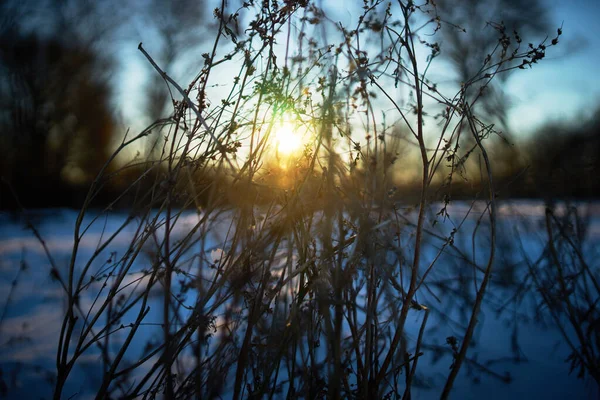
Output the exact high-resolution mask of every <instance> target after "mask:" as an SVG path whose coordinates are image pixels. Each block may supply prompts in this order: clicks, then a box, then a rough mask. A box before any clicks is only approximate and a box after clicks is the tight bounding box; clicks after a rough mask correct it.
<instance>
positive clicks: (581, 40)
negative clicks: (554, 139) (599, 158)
mask: <svg viewBox="0 0 600 400" xmlns="http://www.w3.org/2000/svg"><path fill="white" fill-rule="evenodd" d="M547 4H548V6H549V7H550V9H551V10H552V14H551V15H552V20H553V21H554V23H558V24H561V23H562V24H563V35H562V37H561V41H560V43H559V46H557V47H555V48H552V49H551V51H548V53H547V57H546V58H545V59H544V60H542V62H541V63H540V64H539V65H536V66H535V68H533V69H531V70H526V71H518V73H515V74H514V75H513V76H512V77H511V78H510V79H509V82H508V87H507V90H508V91H509V93H510V94H511V96H512V98H513V102H514V103H513V107H512V109H511V112H510V123H511V127H512V128H513V129H515V130H516V131H518V133H521V134H527V133H530V132H531V131H532V130H533V129H535V128H536V127H538V126H540V125H543V124H544V123H545V122H551V121H564V120H565V119H571V118H576V119H579V118H581V117H586V116H589V115H590V114H591V113H593V112H594V111H595V110H596V108H597V107H598V104H600V77H599V76H598V71H599V69H598V67H599V66H600V24H599V23H598V18H600V1H598V0H572V1H558V0H547ZM554 33H555V32H551V34H554Z"/></svg>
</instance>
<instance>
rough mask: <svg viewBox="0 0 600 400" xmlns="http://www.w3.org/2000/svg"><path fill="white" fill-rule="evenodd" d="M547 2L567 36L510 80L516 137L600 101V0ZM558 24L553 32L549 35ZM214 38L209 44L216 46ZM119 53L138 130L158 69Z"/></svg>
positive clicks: (124, 97)
mask: <svg viewBox="0 0 600 400" xmlns="http://www.w3.org/2000/svg"><path fill="white" fill-rule="evenodd" d="M346 4H347V3H346ZM545 4H546V6H547V7H548V8H549V10H550V15H551V23H552V25H554V26H556V28H558V27H559V26H560V25H561V24H562V28H563V35H562V36H561V39H560V42H559V45H558V46H556V47H553V48H550V49H549V50H548V51H547V55H546V58H545V59H544V60H542V61H541V62H540V63H539V64H537V65H535V66H534V68H532V69H527V70H519V71H517V72H516V73H514V74H512V75H511V77H510V78H509V79H508V81H507V85H506V87H505V89H506V91H507V93H508V95H509V99H510V101H511V108H510V110H509V126H510V128H511V130H512V131H513V132H512V133H513V134H514V135H515V136H514V137H523V138H525V137H527V136H528V135H529V134H531V133H532V132H533V131H534V130H535V129H536V128H538V127H541V126H543V125H544V124H546V123H553V122H561V123H565V122H569V121H571V120H575V121H578V120H582V119H584V118H585V117H589V116H591V114H592V113H593V112H594V111H595V110H596V109H597V108H598V104H600V79H598V77H597V76H596V73H597V66H599V65H600V24H598V22H597V18H598V17H600V1H599V0H572V1H559V0H546V2H545ZM322 5H323V7H324V8H325V9H326V10H327V9H329V10H331V11H334V13H336V14H338V15H339V16H340V19H342V20H343V19H344V18H346V17H349V16H350V13H349V12H348V11H347V10H346V9H345V7H346V6H345V5H342V3H337V2H333V3H331V2H328V1H322ZM556 28H553V30H552V31H551V32H548V35H549V39H548V40H551V39H552V38H553V37H554V35H555V34H556V30H555V29H556ZM136 39H139V41H143V42H144V47H145V48H147V49H149V52H150V53H151V54H152V50H153V48H152V46H153V43H154V40H153V37H152V35H151V34H150V33H148V31H143V30H141V31H140V33H139V37H138V38H136ZM133 42H134V41H132V42H131V43H133ZM209 42H210V41H209ZM209 42H207V44H206V45H205V47H208V46H210V45H211V44H210V43H209ZM200 47H202V46H200ZM202 51H204V50H202ZM120 54H121V59H122V60H128V61H127V62H123V63H122V67H123V68H122V71H121V73H120V77H121V78H120V79H121V81H122V82H121V84H120V85H119V90H117V93H118V96H119V99H120V101H121V102H122V104H123V105H122V107H121V110H122V113H123V117H124V122H125V123H126V125H128V126H129V127H131V128H132V129H133V130H136V129H138V130H139V129H143V128H144V127H145V126H146V123H147V122H148V121H145V120H144V118H143V114H142V112H143V110H144V109H143V107H142V104H141V102H142V101H143V100H142V97H141V93H142V91H143V86H144V80H145V78H146V77H147V76H148V73H154V72H153V71H150V70H149V68H148V66H147V65H145V64H147V61H146V60H145V59H144V58H143V55H142V54H141V53H140V52H139V51H138V50H137V42H136V43H135V46H133V45H132V44H129V45H128V46H127V47H124V48H123V49H121V51H120Z"/></svg>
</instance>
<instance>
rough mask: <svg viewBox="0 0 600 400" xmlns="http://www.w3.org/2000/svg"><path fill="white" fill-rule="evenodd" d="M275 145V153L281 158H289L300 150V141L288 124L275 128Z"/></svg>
mask: <svg viewBox="0 0 600 400" xmlns="http://www.w3.org/2000/svg"><path fill="white" fill-rule="evenodd" d="M275 145H276V148H277V152H278V153H279V154H280V155H283V156H291V155H293V154H294V153H298V152H300V150H302V139H301V137H300V134H299V133H298V132H297V131H296V129H295V127H294V125H293V124H292V123H290V122H283V123H282V124H281V125H279V126H278V127H276V128H275Z"/></svg>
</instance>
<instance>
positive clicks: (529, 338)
mask: <svg viewBox="0 0 600 400" xmlns="http://www.w3.org/2000/svg"><path fill="white" fill-rule="evenodd" d="M470 207H471V204H467V203H458V202H457V203H455V204H453V205H452V207H451V208H450V216H451V217H453V216H461V215H463V214H464V213H465V212H466V211H467V210H468V209H469V208H470ZM477 207H479V208H481V205H480V204H479V205H476V206H475V208H477ZM438 208H439V207H438ZM438 208H436V206H435V205H434V206H432V215H433V214H435V212H437V210H438ZM563 208H564V207H563ZM578 208H579V211H580V214H581V215H582V216H584V217H585V220H586V221H587V226H586V238H585V244H586V246H585V247H584V250H585V255H586V257H587V258H589V260H590V265H591V266H592V267H594V268H595V270H596V271H598V269H600V266H599V264H598V255H599V247H600V203H586V204H583V203H582V204H580V205H579V207H578ZM560 209H561V207H560V206H559V207H558V208H557V212H556V213H557V215H558V214H559V213H560V212H561V211H560ZM481 211H482V210H481V209H480V210H479V211H478V212H474V213H473V216H472V217H469V218H467V219H466V220H465V221H464V222H463V226H462V229H461V230H460V231H459V233H458V234H457V235H456V237H455V241H454V246H456V247H457V248H461V249H465V251H466V252H468V253H469V254H470V255H471V256H472V257H473V258H474V259H475V260H477V261H478V262H479V263H482V261H483V260H485V257H487V254H488V250H487V249H486V243H487V242H486V241H485V240H478V239H473V230H474V229H475V227H476V226H477V224H478V216H479V215H481ZM563 211H564V210H563ZM92 214H93V213H92ZM544 215H545V206H544V205H543V204H542V203H539V202H533V201H530V202H526V201H521V202H511V203H504V204H502V205H501V207H500V209H499V247H500V248H501V249H509V250H510V251H513V252H514V251H516V250H515V249H517V248H518V249H520V253H519V254H507V253H506V251H509V250H505V252H499V257H498V258H497V261H496V263H497V264H498V265H500V263H502V262H508V261H507V260H510V259H513V258H514V259H518V258H519V257H523V256H524V255H525V256H526V257H529V258H530V259H531V260H535V259H537V258H538V257H539V255H540V253H541V252H542V251H543V248H544V243H545V242H544V239H545V237H546V236H545V230H544V229H545V228H544V224H543V221H544ZM91 217H93V215H91ZM126 217H127V215H126V214H124V213H114V214H111V215H110V217H108V218H100V219H98V220H96V221H95V222H94V223H93V224H92V225H90V227H89V229H88V230H87V231H86V232H85V234H84V235H83V236H82V240H81V242H80V243H79V252H78V256H77V262H76V264H77V265H79V264H80V263H81V264H82V265H83V263H84V262H85V260H87V259H89V258H90V257H91V256H92V255H93V254H94V253H95V252H96V251H97V250H98V248H99V245H100V244H101V243H102V242H103V240H105V239H106V237H107V236H108V235H109V234H110V233H112V232H114V231H115V229H117V227H118V226H119V225H120V224H121V222H122V221H123V220H124V219H125V218H126ZM412 217H413V215H411V214H410V213H409V214H407V218H408V219H410V218H412ZM29 218H30V222H31V223H32V224H33V226H34V227H35V229H36V230H37V232H38V233H39V235H40V237H41V238H42V239H43V241H44V243H45V245H46V248H47V251H48V252H49V254H50V255H51V257H52V260H53V263H54V265H55V266H56V268H57V270H58V271H52V266H51V262H50V261H49V259H48V256H47V254H46V250H45V249H44V247H43V246H42V244H41V243H40V240H39V239H38V238H36V236H35V235H34V233H33V231H32V229H30V228H28V226H27V223H26V221H25V220H24V219H23V218H15V217H14V216H10V215H8V214H0V313H1V317H0V318H1V319H0V397H2V396H3V395H5V396H7V397H9V398H50V397H51V396H52V390H53V380H54V379H55V370H56V368H55V365H56V349H57V342H58V337H59V335H60V329H61V323H62V320H63V316H64V313H65V307H66V297H65V296H64V290H63V289H62V287H61V286H60V284H59V283H58V281H57V279H55V277H53V274H56V272H58V274H60V275H61V276H63V275H64V274H65V271H66V268H67V266H68V264H69V262H70V259H71V251H72V247H73V228H74V226H75V220H76V218H77V212H76V211H73V210H65V209H56V210H44V211H37V212H35V213H33V214H31V215H30V217H29ZM198 218H199V215H198V214H197V213H194V212H186V213H184V214H182V216H181V217H180V219H179V220H178V221H177V225H176V228H175V232H174V235H173V236H174V237H179V236H182V235H185V234H186V232H187V231H189V230H190V229H191V228H192V227H193V226H195V224H196V223H197V221H198ZM460 220H461V218H460V217H453V222H454V225H453V224H452V221H448V220H447V221H445V222H441V223H440V224H438V225H437V226H436V228H435V229H438V231H439V232H440V233H441V234H442V233H444V232H445V233H446V234H447V233H448V232H449V231H450V230H451V228H452V227H453V226H456V224H457V223H458V222H457V221H460ZM90 221H91V220H90ZM84 225H85V224H84ZM226 226H227V224H225V225H224V226H223V227H220V228H218V229H216V230H215V232H214V233H213V234H211V235H210V236H209V237H210V240H209V242H210V241H212V243H208V242H207V243H203V245H202V248H201V249H199V250H198V251H199V252H201V253H202V255H201V256H202V257H205V258H206V259H208V260H212V261H213V262H218V261H219V259H220V257H222V255H223V248H224V246H223V244H222V241H223V240H224V239H223V238H224V236H225V235H226V232H225V231H226ZM135 228H136V225H135V224H133V225H132V226H128V227H126V228H125V229H124V230H123V231H121V232H120V233H119V235H118V236H117V237H116V239H115V240H114V241H113V242H112V243H111V245H110V246H109V247H107V248H106V249H103V250H102V252H101V256H100V257H98V263H99V264H98V265H97V266H95V267H96V268H98V269H100V270H101V268H102V264H103V263H108V262H109V261H110V260H111V259H114V258H115V257H120V256H121V255H122V253H123V252H124V251H125V249H126V248H127V245H128V244H129V238H130V237H131V236H132V235H134V234H135ZM484 229H485V227H483V226H482V228H481V230H482V231H483V230H484ZM462 232H464V234H463V233H462ZM159 234H160V232H159ZM482 236H484V237H485V236H486V235H485V234H482ZM517 240H518V242H519V243H520V246H512V247H511V246H510V244H511V243H513V242H515V241H517ZM407 243H408V242H407ZM427 246H430V248H429V249H428V252H427V253H426V254H427V255H428V257H429V258H431V257H433V255H434V254H435V248H436V247H435V243H433V242H430V243H429V242H428V244H427ZM502 246H504V247H502ZM473 253H475V254H473ZM151 258H152V251H151V249H150V248H148V249H144V250H143V251H142V252H141V253H140V256H139V257H138V259H137V260H136V263H137V264H138V265H137V266H136V267H135V268H134V269H132V271H131V273H130V274H129V275H128V277H127V279H129V280H130V282H129V283H131V285H130V287H131V288H132V290H135V289H134V288H135V287H136V285H143V284H144V279H146V278H144V276H143V274H142V273H141V272H140V271H142V270H143V268H144V267H143V265H142V264H144V262H145V261H150V260H151ZM450 259H451V258H449V260H450ZM451 269H452V268H451V267H448V270H451ZM446 272H447V271H445V264H444V263H442V264H440V265H438V266H436V272H435V274H433V275H432V276H431V279H432V280H434V281H435V280H436V279H437V280H440V281H441V280H442V279H443V278H444V274H445V273H446ZM521 273H522V272H519V271H517V272H514V274H513V276H512V278H513V280H515V279H516V280H517V281H518V279H520V277H521V275H520V274H521ZM448 276H451V275H450V274H448ZM100 284H101V282H93V283H91V284H90V286H93V285H100ZM174 285H177V282H175V281H174ZM97 292H98V290H96V291H94V290H90V291H89V293H90V295H89V296H82V298H81V299H80V305H81V308H82V309H93V308H94V307H95V306H96V304H95V303H94V296H92V295H91V293H97ZM434 292H436V291H435V289H434ZM86 293H87V292H86ZM511 293H512V291H511V289H510V288H501V287H497V286H492V287H491V291H490V292H489V293H488V297H487V299H488V300H489V301H488V302H486V303H485V306H484V308H483V310H482V314H481V316H480V318H479V325H478V327H477V332H476V337H475V342H476V344H475V346H474V347H473V348H472V349H471V350H470V353H469V356H470V357H471V358H472V359H473V360H474V361H472V362H466V363H465V364H464V365H463V367H462V369H461V372H460V375H459V378H458V380H457V381H456V384H455V387H454V390H453V396H452V398H456V399H480V398H486V399H488V400H491V399H506V398H513V399H526V398H527V399H529V398H556V399H562V398H573V399H576V398H581V399H587V398H590V399H593V398H599V393H598V389H597V388H596V387H595V386H594V383H593V381H592V380H590V379H584V380H582V379H577V377H576V372H573V373H572V374H569V365H568V363H566V362H565V359H566V357H567V356H568V354H569V349H568V347H567V345H566V344H565V341H564V338H563V336H561V334H560V332H559V331H558V330H557V329H556V328H555V327H553V326H552V325H548V324H544V323H542V322H541V321H539V320H538V321H536V318H535V317H534V315H533V312H532V311H531V310H534V309H535V308H536V301H535V299H533V297H532V298H531V299H527V298H526V299H524V300H523V302H522V307H523V308H522V309H519V310H515V309H505V310H503V311H502V312H498V307H497V306H498V305H499V304H502V303H504V300H506V298H508V297H509V296H510V295H511ZM438 294H439V295H440V296H442V294H440V293H438ZM458 295H460V293H459V294H458ZM161 296H162V293H161V292H160V291H159V290H156V291H154V292H153V293H151V296H150V299H149V303H148V304H149V306H150V310H151V311H150V313H149V315H148V316H147V319H146V321H147V324H145V325H144V327H143V328H142V329H141V330H140V332H139V333H138V335H137V336H136V340H135V343H134V344H133V346H132V347H131V349H130V350H128V352H129V353H128V354H134V353H136V352H138V353H141V352H142V351H143V350H144V346H145V345H146V344H147V343H148V342H157V341H160V340H161V338H162V336H161V332H162V331H161V328H160V323H161V321H162V314H161V313H160V312H159V311H158V310H161V304H162V297H161ZM455 296H456V295H455ZM195 299H196V298H195V295H193V294H190V295H189V296H188V298H186V299H185V300H184V301H185V302H187V303H189V304H193V303H194V301H195ZM442 299H444V298H443V297H442ZM427 301H429V302H435V300H433V298H427V299H420V302H421V303H422V304H423V303H424V302H427ZM445 302H446V301H445V299H444V300H443V301H442V304H437V305H436V309H439V310H441V311H443V312H446V313H447V315H446V317H448V316H450V317H449V318H444V317H443V316H444V315H443V312H437V313H433V314H432V315H431V317H430V320H429V323H428V325H427V326H428V330H427V338H428V341H427V346H425V348H424V349H423V351H424V352H425V355H424V357H423V358H422V359H421V360H420V362H419V369H420V371H421V374H423V376H422V377H421V381H422V382H421V384H422V387H415V389H414V391H413V398H415V399H429V398H432V399H433V398H438V397H439V394H440V392H441V387H443V383H444V382H445V377H446V376H447V374H448V372H449V366H450V363H451V357H450V356H449V355H448V354H447V352H444V351H443V349H444V348H445V347H447V346H446V338H447V337H448V336H452V335H456V336H460V335H461V330H460V329H458V328H457V326H456V324H455V323H454V322H452V321H461V319H462V318H463V315H461V310H460V308H459V307H458V306H453V304H452V302H448V303H447V304H444V303H445ZM444 307H446V308H444ZM444 310H445V311H444ZM132 318H133V313H132ZM122 323H124V324H127V323H128V321H122ZM419 326H420V320H417V319H415V318H413V319H411V317H410V316H409V321H408V323H407V332H408V334H409V335H410V334H416V332H417V331H418V328H419ZM116 337H117V338H121V339H122V338H123V337H124V335H121V336H119V334H117V336H116ZM101 376H102V362H101V355H100V354H99V353H98V352H93V351H90V352H89V354H85V355H84V356H82V357H81V358H80V360H79V361H78V362H77V364H76V366H75V368H74V370H73V371H72V373H71V376H70V378H69V380H68V382H67V385H66V386H65V390H64V391H63V395H64V396H65V398H73V399H77V398H81V399H84V398H90V397H93V393H91V392H90V390H91V389H90V388H94V387H98V385H99V384H100V382H101ZM507 377H510V379H507ZM504 380H510V383H505V382H504ZM428 385H429V386H433V387H432V388H427V387H426V386H428Z"/></svg>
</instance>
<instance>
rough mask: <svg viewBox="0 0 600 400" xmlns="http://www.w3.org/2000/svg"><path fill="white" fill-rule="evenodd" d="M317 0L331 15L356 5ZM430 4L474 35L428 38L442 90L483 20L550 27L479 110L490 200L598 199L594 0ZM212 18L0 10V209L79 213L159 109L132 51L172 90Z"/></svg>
mask: <svg viewBox="0 0 600 400" xmlns="http://www.w3.org/2000/svg"><path fill="white" fill-rule="evenodd" d="M317 3H318V2H317ZM321 3H322V4H320V6H321V7H323V8H324V9H327V10H329V12H331V13H332V15H337V16H339V17H340V19H343V18H345V16H347V15H350V14H351V13H352V12H353V11H355V10H354V9H353V7H356V9H358V7H359V5H356V6H353V5H348V6H344V7H342V6H340V5H332V4H328V2H325V1H323V2H321ZM240 5H241V4H237V3H236V2H231V3H230V4H228V7H229V8H230V9H232V10H235V9H237V8H238V7H239V6H240ZM438 7H439V9H440V13H441V14H442V15H445V16H446V17H445V18H446V19H448V20H451V21H453V22H454V23H456V24H459V25H460V26H462V27H464V28H465V29H466V30H467V31H469V32H477V34H476V35H461V34H460V32H459V31H458V30H455V29H446V30H444V29H442V30H441V31H440V35H441V40H440V43H441V61H439V62H437V64H436V65H435V68H434V69H433V70H432V72H431V75H430V76H431V77H432V79H433V80H436V81H438V82H439V83H440V84H441V85H458V84H460V82H461V81H463V80H464V79H466V78H467V77H469V76H472V75H473V74H474V72H475V68H478V66H477V65H471V64H470V63H469V60H472V59H476V60H478V59H482V58H483V57H484V54H485V52H486V51H488V49H489V47H490V46H491V45H493V44H494V42H495V41H497V35H496V32H495V31H494V30H493V29H489V28H488V29H486V23H485V21H492V20H493V21H500V20H501V21H503V22H504V23H505V24H506V26H507V27H509V29H514V30H517V31H518V32H519V34H520V35H521V36H522V37H525V38H527V40H532V41H533V40H534V39H535V40H543V39H544V37H546V36H547V37H549V38H553V37H554V36H555V34H556V31H557V29H558V28H559V27H560V28H562V31H563V35H562V36H561V42H560V43H559V45H558V46H556V47H553V48H552V51H551V52H548V54H547V56H546V58H545V59H544V60H543V62H542V63H540V65H536V67H535V68H533V69H532V70H524V71H522V70H517V72H518V73H514V74H513V73H508V74H504V75H502V76H500V77H499V79H496V81H495V82H494V86H493V87H492V90H491V91H489V92H488V94H487V95H486V97H485V98H484V99H483V100H482V102H481V106H480V107H481V111H482V112H484V113H486V114H488V115H489V117H490V118H491V119H492V120H493V121H494V122H495V124H496V125H495V126H496V127H497V128H498V129H500V130H501V131H502V132H503V139H502V140H500V139H497V140H496V139H494V140H492V141H491V142H490V143H489V146H491V151H490V153H491V154H492V155H493V158H494V160H493V161H494V162H495V165H496V172H497V173H498V174H499V176H500V182H501V185H500V187H501V188H502V193H501V194H502V196H504V197H505V198H544V199H547V198H550V197H563V198H564V197H569V198H591V197H595V196H597V194H598V193H600V191H599V189H600V179H597V178H596V177H597V176H598V172H599V168H600V159H599V156H598V155H599V154H600V134H599V129H600V79H598V78H597V75H596V66H597V65H600V51H598V46H599V45H600V28H598V24H597V23H596V21H595V18H596V17H597V16H599V15H600V3H599V2H598V1H595V0H576V1H571V2H558V1H551V0H545V1H543V0H536V1H519V0H494V1H492V0H489V1H475V0H463V1H462V2H459V4H458V3H456V2H444V1H439V2H438ZM213 9H214V4H212V3H211V2H210V1H209V2H205V1H193V0H175V1H169V0H135V1H131V2H126V4H123V2H117V1H114V0H107V1H102V2H97V1H89V0H43V1H23V0H20V1H13V0H5V1H3V2H2V3H1V5H0V15H2V17H1V20H0V104H1V106H0V176H1V179H2V182H1V183H0V208H3V209H16V208H18V207H20V206H19V204H21V205H22V206H24V207H35V208H37V207H58V206H68V207H78V206H80V205H81V202H82V200H83V198H84V197H85V193H86V191H87V188H88V187H89V184H90V183H91V181H92V180H93V179H94V177H95V175H96V174H97V173H98V171H99V169H100V168H101V166H102V165H103V164H104V162H105V161H106V159H107V157H108V156H109V155H110V153H111V152H112V151H113V150H114V149H115V148H116V146H118V144H119V143H120V141H121V140H122V138H123V136H124V135H125V132H127V131H128V130H129V131H130V132H133V133H137V132H139V131H141V130H142V129H144V128H145V127H146V126H148V125H150V124H151V123H152V122H153V121H155V120H157V119H158V118H160V117H167V116H169V115H170V113H171V112H172V104H170V103H171V100H170V99H171V97H170V96H169V92H168V90H167V87H166V85H165V83H164V81H163V80H162V79H161V78H160V77H159V76H158V74H156V73H155V71H154V70H153V69H152V67H151V66H150V65H149V63H148V62H147V61H146V60H145V59H144V57H143V55H142V54H141V53H140V52H139V51H138V50H137V45H138V43H140V42H144V47H145V48H146V49H147V50H148V52H149V53H150V54H152V56H153V58H154V59H155V60H156V61H157V63H158V64H159V65H160V66H161V67H162V68H163V70H165V71H167V72H168V73H169V74H170V75H171V76H172V77H173V78H174V79H175V80H177V81H178V82H180V83H181V84H182V86H185V84H186V82H189V81H190V80H191V79H192V78H193V77H194V75H195V74H196V73H197V71H198V70H199V69H200V68H201V66H202V65H203V62H204V59H203V57H202V54H203V53H206V52H208V51H210V46H212V40H210V38H211V37H212V36H211V35H210V33H211V32H214V31H215V30H216V27H217V26H216V25H215V24H216V22H215V19H214V18H213V15H212V10H213ZM238 34H239V35H241V36H243V34H244V33H243V32H239V33H238ZM467 38H469V39H467ZM204 39H206V40H204ZM323 40H327V38H323ZM549 40H550V39H549ZM160 137H161V136H160V131H159V130H158V129H156V130H155V132H154V133H153V134H152V135H150V136H149V138H148V140H147V141H146V145H145V146H142V147H140V148H138V149H137V150H136V152H135V153H136V154H138V155H139V154H148V153H150V152H152V151H154V150H153V148H156V147H153V145H154V144H156V142H157V140H158V139H160ZM136 154H128V156H129V157H134V156H135V155H136ZM403 159H404V162H399V163H398V165H397V169H398V170H399V171H402V174H399V178H398V185H399V186H404V192H403V193H409V192H410V191H411V190H412V187H413V186H414V185H416V184H417V182H416V181H417V180H418V179H416V178H417V174H418V173H417V172H416V171H415V173H414V174H411V173H410V169H411V161H410V157H405V158H403ZM477 173H478V172H477ZM413 178H414V179H413ZM124 179H125V178H124ZM413 181H414V182H413ZM463 186H464V187H461V186H460V184H456V183H455V186H454V188H455V189H454V193H453V196H454V197H457V198H461V197H464V198H468V197H471V196H473V194H474V193H473V191H472V190H471V189H470V188H471V187H472V185H471V183H470V182H467V181H465V182H464V185H463ZM111 190H113V191H114V192H117V191H118V190H119V188H118V187H115V188H107V193H108V192H110V191H111ZM102 199H103V197H102V196H100V197H98V202H99V203H102V201H103V200H102ZM98 205H101V204H98ZM126 205H127V204H124V206H126Z"/></svg>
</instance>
